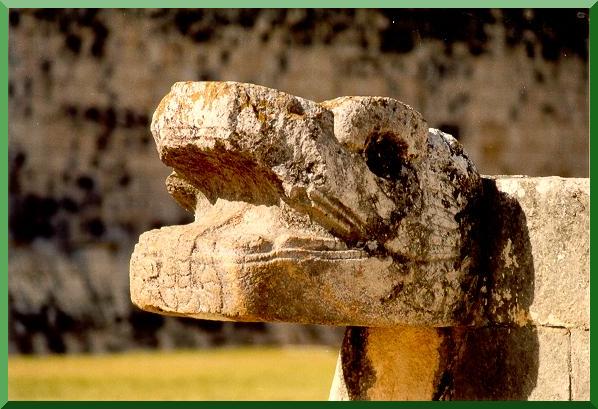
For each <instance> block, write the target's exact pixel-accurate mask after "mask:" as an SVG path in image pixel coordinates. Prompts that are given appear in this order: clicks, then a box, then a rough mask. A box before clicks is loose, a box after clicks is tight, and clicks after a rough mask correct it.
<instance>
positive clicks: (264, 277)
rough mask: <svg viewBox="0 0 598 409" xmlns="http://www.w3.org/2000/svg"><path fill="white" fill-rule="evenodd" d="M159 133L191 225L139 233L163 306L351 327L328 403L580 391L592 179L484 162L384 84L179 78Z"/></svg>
mask: <svg viewBox="0 0 598 409" xmlns="http://www.w3.org/2000/svg"><path fill="white" fill-rule="evenodd" d="M152 132H153V134H154V138H155V140H156V143H157V146H158V152H159V154H160V158H161V159H162V161H163V162H165V163H166V164H167V165H169V166H171V167H172V168H173V170H174V171H173V173H172V174H171V175H170V177H169V178H168V179H167V189H168V191H169V193H171V195H172V196H173V197H174V198H175V199H176V200H177V201H178V202H179V204H180V205H181V206H183V207H184V208H186V209H187V210H189V211H191V212H194V214H195V222H193V223H191V224H187V225H182V226H172V227H165V228H162V229H158V230H153V231H150V232H147V233H144V234H143V235H142V236H141V237H140V240H139V243H138V244H137V246H136V247H135V251H134V253H133V255H132V257H131V264H130V266H131V270H130V271H131V274H130V284H131V296H132V299H133V302H134V303H135V304H137V305H138V306H139V307H141V308H142V309H145V310H148V311H154V312H160V313H163V314H171V315H183V316H190V317H196V318H208V319H218V320H236V321H291V322H300V323H318V324H330V325H347V326H349V327H348V328H347V330H346V334H345V339H344V341H343V345H342V347H341V352H340V355H339V361H338V366H337V370H336V374H335V379H334V381H333V387H332V390H331V394H330V397H331V399H350V400H354V399H373V400H395V399H400V400H422V399H423V400H452V399H466V400H470V399H548V400H555V399H556V400H567V399H572V398H573V399H583V398H584V397H585V396H587V391H588V390H589V370H588V368H589V365H588V364H587V362H588V360H589V337H588V336H586V334H588V333H589V332H588V329H589V180H587V179H563V178H558V177H547V178H527V177H522V176H511V177H507V176H498V177H485V178H481V177H480V176H479V175H478V173H477V171H476V169H475V167H474V166H473V164H472V163H471V161H470V160H469V159H468V158H467V156H466V155H465V153H464V152H463V149H462V148H461V146H460V144H459V143H458V142H457V141H456V140H455V139H454V138H452V137H451V136H450V135H447V134H444V133H442V132H440V131H437V130H434V129H429V130H428V129H427V126H426V123H425V121H424V120H423V118H422V117H421V115H420V114H418V113H417V112H416V111H414V110H413V109H412V108H411V107H409V106H407V105H405V104H403V103H401V102H399V101H396V100H393V99H390V98H379V97H342V98H338V99H335V100H331V101H326V102H323V103H315V102H313V101H308V100H304V99H301V98H298V97H294V96H292V95H289V94H285V93H282V92H280V91H276V90H273V89H269V88H265V87H261V86H255V85H251V84H241V83H233V82H221V83H214V82H202V83H190V82H185V83H177V84H175V85H174V86H173V88H172V90H171V92H170V94H168V95H167V96H166V97H165V98H164V99H163V101H162V102H161V103H160V106H159V107H158V109H157V110H156V113H155V114H154V118H153V121H152Z"/></svg>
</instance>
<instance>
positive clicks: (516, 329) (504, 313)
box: [446, 178, 539, 400]
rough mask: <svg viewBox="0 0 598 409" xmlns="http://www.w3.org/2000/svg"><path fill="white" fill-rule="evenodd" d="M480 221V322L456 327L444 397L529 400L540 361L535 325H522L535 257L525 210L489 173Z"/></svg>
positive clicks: (529, 300) (530, 295)
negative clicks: (454, 356)
mask: <svg viewBox="0 0 598 409" xmlns="http://www.w3.org/2000/svg"><path fill="white" fill-rule="evenodd" d="M482 223H483V226H482V240H481V243H482V246H483V248H482V254H483V257H482V260H483V261H482V262H483V264H482V266H481V271H482V272H483V273H484V282H483V283H482V288H481V295H482V296H481V297H480V301H481V305H480V308H481V316H482V319H483V322H484V326H482V327H478V328H471V329H455V330H454V331H455V336H456V338H457V339H459V340H460V341H461V342H459V344H460V358H459V359H458V363H457V364H456V366H455V370H454V372H453V387H452V388H451V389H452V392H451V393H450V394H449V396H446V398H448V399H455V400H527V399H528V398H529V396H530V394H531V392H532V391H533V389H534V388H535V387H536V384H537V379H538V364H539V342H538V334H537V330H536V327H534V326H531V325H525V324H526V322H527V317H528V316H529V307H530V305H531V303H532V301H533V298H534V260H533V257H532V252H531V244H530V240H529V234H528V229H527V220H526V217H525V214H524V212H523V210H522V209H521V207H520V205H519V203H518V202H517V200H516V199H514V198H512V197H509V196H508V195H506V194H505V193H503V192H500V191H499V190H498V189H497V187H496V184H495V181H494V180H493V179H489V178H486V179H484V204H483V214H482ZM484 287H485V288H484Z"/></svg>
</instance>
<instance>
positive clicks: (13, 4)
mask: <svg viewBox="0 0 598 409" xmlns="http://www.w3.org/2000/svg"><path fill="white" fill-rule="evenodd" d="M594 1H595V0H569V1H568V2H567V3H566V8H588V9H590V39H589V55H590V59H589V60H590V71H589V73H590V74H589V76H590V77H589V83H590V103H589V109H590V135H591V134H592V130H593V129H594V128H595V127H596V125H595V124H594V121H592V118H593V117H596V118H598V104H592V103H591V102H592V100H598V85H596V84H595V83H594V82H593V81H592V77H596V76H595V75H592V74H593V73H594V71H598V68H596V69H594V68H595V67H594V65H595V64H593V63H594V62H595V61H598V22H597V23H594V24H592V17H594V15H596V18H597V19H598V5H596V4H594ZM224 3H226V4H224ZM294 3H295V4H284V5H285V6H287V7H288V6H295V7H302V8H303V7H304V8H310V7H329V8H337V7H343V8H345V7H364V6H367V7H368V8H376V7H382V8H385V7H386V8H390V7H438V8H440V7H447V6H448V7H451V8H482V7H483V8H494V7H497V8H511V7H517V8H519V7H532V8H559V7H560V8H563V5H564V4H565V3H564V2H563V1H562V0H525V1H524V0H494V1H489V0H485V1H479V0H477V1H476V0H454V1H452V2H450V3H449V2H446V1H441V0H427V1H419V2H418V1H415V0H401V1H396V2H392V1H391V0H370V1H369V2H367V4H366V2H364V1H357V0H303V1H302V2H300V3H299V2H294ZM81 4H82V2H81V1H80V0H77V1H75V0H59V1H53V2H52V5H51V7H52V8H58V7H60V8H69V7H73V8H78V7H81ZM165 4H166V3H165V2H164V1H163V0H125V1H123V2H116V1H114V0H111V1H104V2H101V1H97V0H94V1H91V2H88V3H86V4H85V8H91V7H100V8H107V7H116V8H118V7H127V8H146V7H161V6H164V5H165ZM224 5H226V6H229V7H256V6H260V7H277V6H280V5H281V3H280V2H277V1H274V0H260V1H258V2H255V1H254V2H251V1H248V0H227V1H224V2H223V1H222V0H204V1H202V2H192V1H189V0H171V1H170V2H169V3H168V6H169V7H171V8H182V7H197V6H201V7H203V8H218V7H222V6H224ZM43 6H46V7H47V6H48V1H47V0H26V1H21V2H18V1H17V0H9V1H6V0H5V2H4V3H2V2H0V27H1V30H0V55H3V56H6V58H4V59H3V61H4V62H1V61H2V60H0V78H2V82H1V83H0V155H1V156H2V157H4V158H6V159H7V160H6V161H5V162H4V163H2V166H1V167H0V190H1V192H2V196H3V198H2V199H3V200H2V201H0V211H1V212H2V221H1V223H2V231H4V232H6V235H3V236H2V238H3V239H4V240H3V241H4V242H3V243H2V244H1V245H0V262H1V263H2V269H0V272H2V274H0V315H1V317H2V320H1V321H2V322H3V324H2V325H1V326H0V366H1V367H2V368H3V370H1V371H0V406H1V407H5V408H11V409H29V408H38V407H40V406H41V407H44V408H47V409H54V408H56V409H58V408H74V407H86V408H91V409H99V408H111V409H113V408H121V407H122V408H125V407H126V408H131V407H143V408H146V409H154V408H155V409H158V408H160V409H162V408H166V407H174V408H177V409H182V408H192V407H197V406H202V407H206V406H209V407H217V408H223V407H233V406H243V407H256V408H257V407H260V408H276V407H280V406H281V405H284V406H286V407H289V408H303V407H314V406H316V407H317V406H329V407H331V406H339V405H340V406H351V407H366V406H368V407H372V406H375V407H394V406H401V407H413V406H416V407H426V406H428V407H430V406H436V407H437V406H439V405H449V406H451V407H459V408H474V407H480V406H482V407H487V408H489V407H498V405H504V404H505V402H497V401H494V402H134V401H133V402H129V401H124V402H120V401H119V402H111V401H106V402H89V401H72V402H71V401H69V402H60V401H52V402H40V401H35V402H28V401H12V402H9V401H8V29H9V22H8V14H9V9H10V8H34V7H43ZM597 21H598V20H597ZM596 66H598V65H596ZM594 146H596V145H594ZM594 146H593V145H592V143H591V136H590V190H593V189H594V187H595V184H596V182H593V179H594V180H595V178H592V177H591V176H592V174H593V173H594V172H593V170H592V166H591V163H592V157H593V156H595V155H594V154H593V151H594V150H595V148H594ZM596 206H598V205H596V204H595V203H594V202H592V201H590V214H591V213H593V211H594V209H595V208H596ZM596 223H598V222H596V221H595V220H593V219H592V218H590V252H591V250H592V247H591V243H592V241H593V240H592V239H593V238H594V235H595V234H593V233H592V231H596ZM595 260H596V258H595V257H590V271H591V270H592V269H593V267H594V266H595V265H596V261H595ZM596 286H597V285H596V283H595V282H594V280H590V291H591V292H595V290H596ZM593 304H595V303H593ZM593 307H594V305H592V303H591V307H590V310H591V312H592V313H591V314H590V328H594V326H595V324H596V322H598V321H597V319H596V318H594V314H593V312H594V311H593V310H594V308H593ZM594 347H598V342H597V341H596V337H592V336H591V333H590V356H591V355H592V350H595V348H594ZM590 362H591V361H590ZM596 376H598V370H597V369H596V365H590V380H592V379H595V378H596ZM597 402H598V390H597V388H596V387H595V386H594V385H592V383H591V382H590V401H585V402H583V401H582V402H571V401H565V402H508V403H507V404H508V406H509V407H510V408H513V407H526V408H530V407H538V408H540V407H542V408H544V407H547V406H549V407H553V406H556V405H558V406H559V407H563V406H565V407H575V408H582V407H583V408H596V409H598V406H597Z"/></svg>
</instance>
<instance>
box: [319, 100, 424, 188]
mask: <svg viewBox="0 0 598 409" xmlns="http://www.w3.org/2000/svg"><path fill="white" fill-rule="evenodd" d="M321 105H322V106H323V107H324V108H326V109H328V110H330V111H332V112H333V114H334V136H335V137H336V139H337V140H338V141H339V142H340V143H341V145H343V146H344V147H345V148H346V149H347V150H349V151H351V152H354V153H356V154H359V155H360V156H363V158H364V160H365V161H366V163H367V165H368V167H369V169H370V170H371V171H372V173H374V174H376V175H377V176H379V177H382V178H385V179H392V180H396V179H397V178H398V177H399V175H400V173H401V169H402V167H403V166H405V165H408V164H410V163H413V162H416V161H418V160H420V159H421V158H422V157H423V156H424V155H425V154H426V141H427V138H428V126H427V123H426V121H425V120H424V119H423V117H422V115H421V114H420V113H419V112H417V111H416V110H414V109H413V108H411V107H410V106H409V105H406V104H404V103H402V102H401V101H397V100H396V99H392V98H385V97H341V98H336V99H333V100H330V101H324V102H322V103H321Z"/></svg>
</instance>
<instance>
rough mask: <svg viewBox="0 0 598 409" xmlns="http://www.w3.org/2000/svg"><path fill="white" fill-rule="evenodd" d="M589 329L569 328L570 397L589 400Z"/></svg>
mask: <svg viewBox="0 0 598 409" xmlns="http://www.w3.org/2000/svg"><path fill="white" fill-rule="evenodd" d="M589 379H590V331H589V330H579V329H572V330H571V399H573V400H590V382H589Z"/></svg>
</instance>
